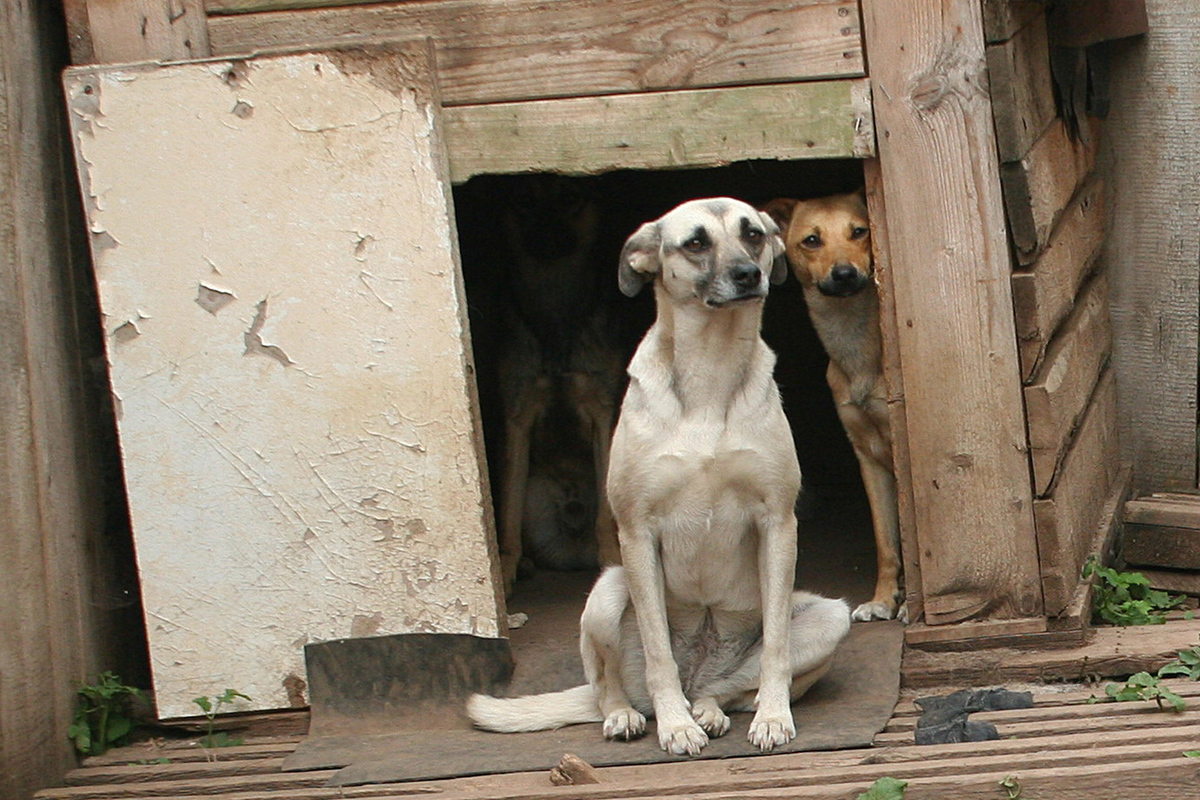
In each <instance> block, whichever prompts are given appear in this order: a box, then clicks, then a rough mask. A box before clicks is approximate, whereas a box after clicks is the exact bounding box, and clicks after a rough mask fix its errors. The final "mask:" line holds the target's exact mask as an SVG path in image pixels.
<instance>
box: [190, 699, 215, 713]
mask: <svg viewBox="0 0 1200 800" xmlns="http://www.w3.org/2000/svg"><path fill="white" fill-rule="evenodd" d="M192 702H193V703H195V704H196V705H198V706H200V710H201V711H203V712H204V713H205V714H208V713H210V712H211V711H212V701H211V700H209V699H208V698H207V697H197V698H195V699H194V700H192Z"/></svg>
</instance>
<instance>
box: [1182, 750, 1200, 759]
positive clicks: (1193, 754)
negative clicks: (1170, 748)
mask: <svg viewBox="0 0 1200 800" xmlns="http://www.w3.org/2000/svg"><path fill="white" fill-rule="evenodd" d="M1183 755H1184V757H1185V758H1200V750H1184V751H1183Z"/></svg>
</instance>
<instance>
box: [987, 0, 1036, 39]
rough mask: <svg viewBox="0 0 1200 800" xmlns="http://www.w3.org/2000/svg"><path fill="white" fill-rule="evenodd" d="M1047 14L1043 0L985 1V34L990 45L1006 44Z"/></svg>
mask: <svg viewBox="0 0 1200 800" xmlns="http://www.w3.org/2000/svg"><path fill="white" fill-rule="evenodd" d="M1045 14H1046V4H1045V3H1044V2H1041V0H983V33H984V36H985V37H987V41H988V43H989V44H991V43H994V42H1006V41H1008V40H1009V39H1010V38H1011V37H1012V35H1013V34H1014V33H1016V32H1017V31H1019V30H1020V29H1021V28H1022V27H1024V26H1025V25H1026V24H1027V23H1029V21H1030V20H1033V19H1035V18H1036V17H1039V16H1045Z"/></svg>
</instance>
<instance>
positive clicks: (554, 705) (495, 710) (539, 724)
mask: <svg viewBox="0 0 1200 800" xmlns="http://www.w3.org/2000/svg"><path fill="white" fill-rule="evenodd" d="M467 716H469V717H470V718H471V721H472V722H474V723H475V724H476V725H477V726H478V727H480V728H483V729H484V730H486V731H496V732H498V733H526V732H528V731H546V730H551V729H553V728H561V727H563V726H564V725H575V724H578V723H580V722H603V721H604V717H602V716H601V715H600V708H599V707H598V706H597V705H596V692H595V690H593V689H592V687H591V685H590V684H586V683H585V684H584V685H583V686H576V687H575V688H574V689H565V690H563V691H561V692H548V693H546V694H531V695H526V696H525V697H489V696H488V695H486V694H473V695H471V698H470V699H469V700H467Z"/></svg>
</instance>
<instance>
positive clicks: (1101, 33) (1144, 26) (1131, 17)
mask: <svg viewBox="0 0 1200 800" xmlns="http://www.w3.org/2000/svg"><path fill="white" fill-rule="evenodd" d="M1050 24H1051V25H1052V26H1053V28H1054V41H1055V44H1057V45H1060V46H1062V47H1087V46H1088V45H1092V44H1096V43H1097V42H1103V41H1107V40H1109V39H1122V38H1124V37H1126V36H1137V35H1138V34H1142V33H1145V32H1146V31H1147V30H1149V28H1150V24H1149V20H1148V19H1147V17H1146V0H1059V1H1058V2H1056V3H1055V4H1054V8H1053V9H1052V10H1051V12H1050Z"/></svg>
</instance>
